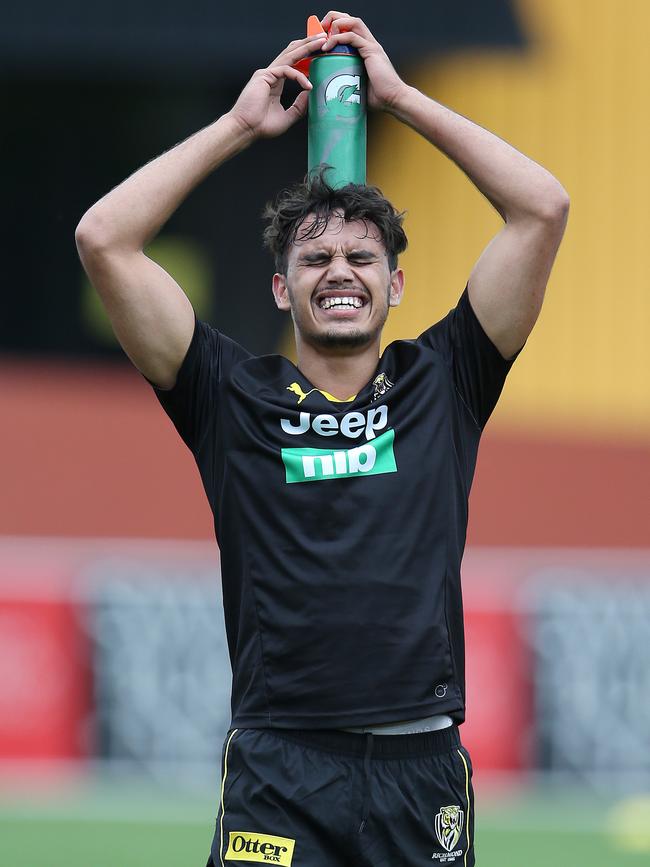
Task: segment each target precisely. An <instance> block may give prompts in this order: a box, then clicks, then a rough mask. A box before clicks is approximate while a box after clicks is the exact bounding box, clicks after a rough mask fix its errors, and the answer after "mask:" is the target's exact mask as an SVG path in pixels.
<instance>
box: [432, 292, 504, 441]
mask: <svg viewBox="0 0 650 867" xmlns="http://www.w3.org/2000/svg"><path fill="white" fill-rule="evenodd" d="M417 342H418V343H420V344H422V345H424V346H427V347H429V348H430V349H433V350H435V351H436V352H438V353H439V354H441V355H442V356H443V357H444V359H445V361H446V363H447V365H448V366H449V368H450V370H451V374H452V378H453V381H454V386H455V389H456V392H457V394H458V395H459V397H460V399H461V400H462V402H463V403H464V404H465V406H466V407H467V409H468V411H469V412H470V414H471V415H472V417H473V419H474V421H475V423H476V424H477V426H478V427H479V428H480V429H482V428H483V427H484V426H485V423H486V422H487V420H488V419H489V417H490V415H491V414H492V411H493V409H494V407H495V406H496V404H497V401H498V399H499V396H500V394H501V391H502V389H503V385H504V382H505V379H506V376H507V375H508V372H509V370H510V368H511V367H512V364H513V362H514V360H515V358H516V356H515V357H514V358H510V359H505V358H504V357H503V356H502V355H501V353H500V352H499V350H498V349H497V348H496V346H495V345H494V343H492V341H491V340H490V338H489V337H488V336H487V334H486V333H485V331H484V330H483V327H482V325H481V323H480V322H479V321H478V318H477V316H476V314H475V313H474V310H473V309H472V305H471V303H470V300H469V294H468V292H467V287H466V288H465V291H464V292H463V294H462V295H461V297H460V300H459V301H458V304H457V305H456V307H454V309H453V310H451V311H450V312H449V313H448V314H447V316H445V317H444V319H441V320H440V322H437V323H436V324H435V325H432V326H431V328H429V329H427V330H426V331H425V332H423V333H422V334H421V335H420V336H419V337H418V339H417ZM517 354H519V353H517Z"/></svg>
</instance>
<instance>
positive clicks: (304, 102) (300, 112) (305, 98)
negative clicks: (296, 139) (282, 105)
mask: <svg viewBox="0 0 650 867" xmlns="http://www.w3.org/2000/svg"><path fill="white" fill-rule="evenodd" d="M308 105H309V94H308V93H307V91H306V90H301V91H300V93H299V94H298V96H297V97H296V98H295V99H294V101H293V104H292V105H290V106H289V108H288V109H287V114H289V115H290V116H291V123H295V122H296V121H297V120H299V118H301V117H304V116H305V115H306V114H307V106H308ZM294 115H295V117H294Z"/></svg>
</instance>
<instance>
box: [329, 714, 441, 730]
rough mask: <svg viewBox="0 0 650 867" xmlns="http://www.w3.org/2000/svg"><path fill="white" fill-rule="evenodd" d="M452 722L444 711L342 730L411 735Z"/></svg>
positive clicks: (436, 728) (439, 727)
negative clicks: (418, 717) (416, 717)
mask: <svg viewBox="0 0 650 867" xmlns="http://www.w3.org/2000/svg"><path fill="white" fill-rule="evenodd" d="M452 724H453V720H452V718H451V717H450V716H447V714H446V713H441V714H436V715H435V716H425V717H422V718H421V719H407V720H403V721H401V722H391V723H379V724H378V725H371V726H356V727H354V728H345V729H343V731H344V732H357V733H358V734H366V733H370V734H373V735H413V734H418V733H419V732H437V731H438V730H439V729H446V728H449V726H450V725H452Z"/></svg>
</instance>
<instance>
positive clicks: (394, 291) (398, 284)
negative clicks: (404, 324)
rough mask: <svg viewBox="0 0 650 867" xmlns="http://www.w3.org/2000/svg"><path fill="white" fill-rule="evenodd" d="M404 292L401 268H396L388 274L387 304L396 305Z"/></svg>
mask: <svg viewBox="0 0 650 867" xmlns="http://www.w3.org/2000/svg"><path fill="white" fill-rule="evenodd" d="M403 294H404V272H403V271H402V269H401V268H396V269H395V270H394V271H393V273H392V274H391V275H390V292H389V293H388V304H389V306H390V307H397V306H398V305H399V303H400V301H401V300H402V295H403Z"/></svg>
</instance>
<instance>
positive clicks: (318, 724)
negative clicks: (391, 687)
mask: <svg viewBox="0 0 650 867" xmlns="http://www.w3.org/2000/svg"><path fill="white" fill-rule="evenodd" d="M443 713H444V714H448V715H449V716H451V717H452V718H453V720H454V722H455V723H457V724H460V723H462V722H463V720H464V718H465V711H464V708H463V706H462V705H461V704H459V703H458V701H450V702H446V703H445V702H440V701H437V702H435V703H430V704H420V705H411V706H410V707H405V708H394V707H390V708H382V709H381V710H374V711H355V712H354V713H347V714H343V713H330V714H325V713H320V714H319V713H315V714H291V715H283V714H275V715H270V714H261V713H260V714H239V715H237V716H235V717H233V719H232V722H231V724H230V728H231V729H233V728H242V729H245V728H250V729H274V728H277V729H338V728H348V727H350V726H366V725H381V724H382V723H394V722H401V721H403V720H408V719H418V718H419V717H426V716H432V715H433V714H443Z"/></svg>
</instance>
